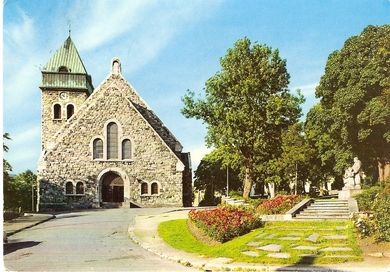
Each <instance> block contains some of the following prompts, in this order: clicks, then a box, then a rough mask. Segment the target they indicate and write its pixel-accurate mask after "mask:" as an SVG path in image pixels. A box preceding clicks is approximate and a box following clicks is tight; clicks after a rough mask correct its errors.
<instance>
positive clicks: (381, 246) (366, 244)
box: [359, 237, 390, 256]
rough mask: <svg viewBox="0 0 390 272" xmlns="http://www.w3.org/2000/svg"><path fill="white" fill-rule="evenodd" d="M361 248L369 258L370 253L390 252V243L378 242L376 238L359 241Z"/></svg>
mask: <svg viewBox="0 0 390 272" xmlns="http://www.w3.org/2000/svg"><path fill="white" fill-rule="evenodd" d="M359 246H360V248H361V249H362V250H363V254H364V255H367V256H368V254H370V253H377V252H390V242H376V241H375V239H374V237H366V238H361V239H359Z"/></svg>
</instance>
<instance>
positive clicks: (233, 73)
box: [182, 38, 303, 198]
mask: <svg viewBox="0 0 390 272" xmlns="http://www.w3.org/2000/svg"><path fill="white" fill-rule="evenodd" d="M220 64H221V70H220V71H219V72H217V73H216V74H215V75H214V76H212V77H211V78H210V79H208V80H207V81H206V84H205V97H204V98H197V99H195V93H194V92H192V91H187V94H186V95H185V96H184V98H183V102H184V108H183V109H182V113H183V114H184V116H185V117H187V118H191V117H193V118H196V119H201V120H203V122H204V123H206V124H207V136H206V143H207V144H208V145H209V146H214V147H216V148H217V149H219V150H223V153H224V154H223V155H224V156H223V158H224V161H225V163H227V164H230V160H233V162H237V161H239V163H240V164H241V165H242V166H243V168H244V169H245V180H244V192H243V196H244V198H248V197H249V193H250V190H251V187H252V184H253V181H254V177H255V173H254V170H255V165H258V164H264V163H266V162H268V161H269V160H271V159H273V158H275V157H277V156H278V155H279V154H280V152H281V150H280V142H281V133H282V130H283V129H285V128H286V127H287V126H288V125H290V124H293V123H295V122H296V120H297V119H298V118H299V116H300V114H301V109H300V107H299V105H300V104H301V103H302V102H303V97H302V96H301V95H298V96H293V95H291V94H290V93H289V91H288V89H287V86H288V83H289V74H288V73H287V69H286V61H285V60H283V59H281V58H280V56H279V52H278V50H273V49H272V48H270V47H268V46H266V45H260V44H257V43H255V44H254V45H253V46H251V42H250V40H249V39H248V38H244V39H241V40H238V41H237V42H236V43H235V45H234V47H233V48H231V49H229V50H228V51H227V54H226V55H225V56H224V57H222V58H221V60H220Z"/></svg>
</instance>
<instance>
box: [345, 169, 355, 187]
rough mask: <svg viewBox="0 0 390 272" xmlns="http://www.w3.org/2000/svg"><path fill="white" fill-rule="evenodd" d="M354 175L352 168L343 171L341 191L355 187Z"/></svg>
mask: <svg viewBox="0 0 390 272" xmlns="http://www.w3.org/2000/svg"><path fill="white" fill-rule="evenodd" d="M353 176H354V174H353V169H352V167H348V168H347V169H345V172H344V176H343V181H344V187H343V189H353V188H354V187H355V181H354V177H353Z"/></svg>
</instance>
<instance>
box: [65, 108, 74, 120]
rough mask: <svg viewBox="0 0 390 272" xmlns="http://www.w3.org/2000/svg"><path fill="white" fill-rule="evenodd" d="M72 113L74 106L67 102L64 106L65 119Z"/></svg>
mask: <svg viewBox="0 0 390 272" xmlns="http://www.w3.org/2000/svg"><path fill="white" fill-rule="evenodd" d="M73 114H74V106H73V105H72V104H69V105H68V106H66V119H69V118H70V117H72V115H73Z"/></svg>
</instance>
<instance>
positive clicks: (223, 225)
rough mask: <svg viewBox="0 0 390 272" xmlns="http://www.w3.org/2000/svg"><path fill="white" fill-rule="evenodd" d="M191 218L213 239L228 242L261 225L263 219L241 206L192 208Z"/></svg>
mask: <svg viewBox="0 0 390 272" xmlns="http://www.w3.org/2000/svg"><path fill="white" fill-rule="evenodd" d="M188 215H189V220H191V221H192V222H193V223H194V224H195V225H196V226H197V227H198V228H200V229H201V230H202V231H204V233H205V234H207V235H208V236H209V237H211V238H212V239H214V240H216V241H219V242H226V241H229V240H231V239H233V238H234V237H237V236H240V235H243V234H245V233H248V232H249V231H250V230H252V229H255V228H258V227H260V226H261V219H260V218H258V217H256V216H255V214H253V213H252V212H249V211H244V210H242V209H239V208H232V207H218V208H216V209H212V210H192V211H190V212H189V214H188Z"/></svg>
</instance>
